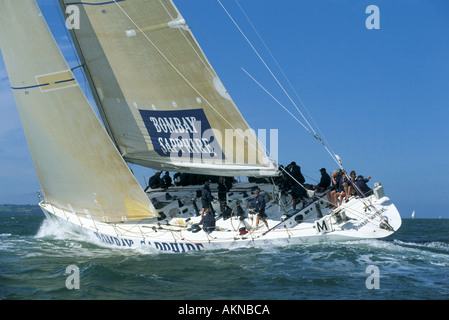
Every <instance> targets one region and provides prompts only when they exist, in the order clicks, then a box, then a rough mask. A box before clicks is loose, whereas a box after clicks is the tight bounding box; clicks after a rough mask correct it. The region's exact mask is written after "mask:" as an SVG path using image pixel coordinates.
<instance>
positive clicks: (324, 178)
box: [315, 168, 331, 192]
mask: <svg viewBox="0 0 449 320" xmlns="http://www.w3.org/2000/svg"><path fill="white" fill-rule="evenodd" d="M320 172H321V179H320V183H318V184H317V185H316V186H315V190H316V191H318V192H324V191H325V190H327V188H329V186H330V185H331V177H330V176H329V174H328V173H327V172H326V169H325V168H321V169H320Z"/></svg>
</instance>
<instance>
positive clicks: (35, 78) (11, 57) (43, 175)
mask: <svg viewBox="0 0 449 320" xmlns="http://www.w3.org/2000/svg"><path fill="white" fill-rule="evenodd" d="M0 49H1V51H2V55H3V58H4V60H5V65H6V68H7V71H8V75H9V80H10V83H11V87H12V89H13V92H14V97H15V100H16V104H17V108H18V110H19V114H20V118H21V121H22V124H23V127H24V130H25V134H26V137H27V141H28V144H29V148H30V151H31V155H32V158H33V161H34V165H35V167H36V172H37V175H38V178H39V182H40V184H41V187H42V192H43V193H44V196H45V200H46V201H47V202H50V203H52V204H53V205H56V206H58V207H60V208H62V209H64V210H68V211H70V212H77V213H78V214H82V215H85V216H91V217H92V218H93V219H96V220H101V221H107V222H115V221H124V220H135V219H142V218H149V217H153V216H157V215H158V213H157V212H156V210H155V209H154V208H153V206H152V204H151V202H150V201H149V199H148V198H147V196H146V195H145V193H144V192H143V190H142V188H141V187H140V186H139V184H138V183H137V181H136V179H135V178H134V176H133V175H132V173H131V171H130V170H129V168H128V166H127V165H126V163H125V161H123V159H122V157H121V156H120V154H119V153H118V152H117V149H116V148H115V147H114V144H113V143H112V142H111V139H110V138H109V136H108V135H107V133H106V131H105V130H104V128H103V126H102V125H101V123H100V121H99V119H98V118H97V116H96V115H95V113H94V111H93V110H92V108H91V106H90V105H89V103H88V101H87V99H86V97H85V96H84V93H83V92H82V90H81V89H80V87H79V85H78V83H77V81H76V80H75V79H74V76H73V74H72V71H71V70H70V68H69V67H68V65H67V63H66V61H65V60H64V58H63V56H62V54H61V52H60V50H59V48H58V46H57V44H56V42H55V40H54V39H53V37H52V35H51V33H50V30H49V28H48V26H47V24H46V22H45V20H44V17H43V15H42V13H41V11H40V9H39V7H38V5H37V3H36V2H35V0H20V1H11V0H0Z"/></svg>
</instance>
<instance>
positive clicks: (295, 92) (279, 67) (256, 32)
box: [235, 0, 335, 154]
mask: <svg viewBox="0 0 449 320" xmlns="http://www.w3.org/2000/svg"><path fill="white" fill-rule="evenodd" d="M235 2H236V3H237V5H238V7H239V8H240V10H241V11H242V13H243V15H244V16H245V18H246V20H247V21H248V23H249V24H250V26H251V27H252V29H253V30H254V32H255V34H256V35H257V37H258V38H259V40H260V42H261V43H262V44H263V46H264V47H265V49H266V50H267V52H268V54H269V55H270V57H271V58H272V59H273V61H274V63H275V64H276V66H277V68H278V69H279V71H280V72H281V74H282V75H283V77H284V79H285V80H286V81H287V83H288V84H289V86H290V89H291V90H292V91H293V93H294V94H295V96H296V98H297V99H298V100H299V102H300V103H301V105H302V106H303V108H304V109H305V110H306V111H307V114H308V115H309V117H310V118H311V120H312V122H313V124H314V125H315V127H316V128H317V130H318V131H319V133H320V136H322V137H323V139H324V140H325V141H326V144H327V145H328V146H329V148H330V149H331V151H332V154H335V152H334V151H333V150H332V148H331V146H330V144H329V143H328V142H327V139H326V137H325V136H324V134H323V132H322V131H321V129H320V128H319V126H318V124H317V123H316V121H315V119H314V118H313V116H312V114H311V113H310V111H309V109H308V108H307V106H306V105H305V103H304V102H303V100H302V99H301V97H300V96H299V94H298V92H297V90H296V89H295V87H294V86H293V84H292V83H291V81H290V80H289V79H288V77H287V75H286V74H285V72H284V70H283V69H282V67H281V65H280V64H279V62H278V61H277V59H276V58H275V57H274V55H273V53H272V52H271V50H270V49H269V48H268V45H267V44H266V43H265V41H264V40H263V38H262V36H261V35H260V33H259V32H258V31H257V29H256V27H255V25H254V24H253V22H252V21H251V19H250V18H249V16H248V15H247V14H246V12H245V10H244V9H243V7H242V6H241V5H240V3H239V1H238V0H235ZM293 105H294V106H295V108H296V110H298V112H299V113H300V114H301V115H302V112H301V111H300V110H299V108H298V106H297V105H296V104H293ZM305 120H306V122H307V124H308V125H309V127H310V128H311V129H312V130H313V127H312V126H311V125H310V123H309V122H308V121H307V119H305ZM313 131H314V130H313ZM314 132H315V131H314Z"/></svg>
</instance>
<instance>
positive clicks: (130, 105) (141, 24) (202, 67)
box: [60, 0, 276, 176]
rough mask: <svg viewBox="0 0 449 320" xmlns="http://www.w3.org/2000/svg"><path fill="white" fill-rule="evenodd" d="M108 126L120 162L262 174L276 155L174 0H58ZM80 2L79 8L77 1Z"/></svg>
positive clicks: (273, 169) (193, 170)
mask: <svg viewBox="0 0 449 320" xmlns="http://www.w3.org/2000/svg"><path fill="white" fill-rule="evenodd" d="M60 5H61V7H62V10H63V11H64V12H65V13H66V17H67V18H68V19H71V18H72V16H73V14H75V12H79V14H80V23H79V28H78V29H76V28H74V29H72V30H71V31H72V32H71V33H72V38H73V39H74V42H75V44H76V46H77V50H78V53H79V56H80V58H81V60H82V63H83V66H84V68H85V70H86V73H87V74H88V79H89V81H90V85H91V88H92V91H93V92H94V96H95V98H96V103H97V105H98V108H99V109H100V115H101V117H102V119H103V123H104V124H105V126H106V128H107V130H108V132H109V134H110V135H111V137H112V139H113V141H114V142H115V143H116V145H117V147H118V148H119V150H120V152H121V154H122V156H123V157H124V158H125V160H126V161H129V162H132V163H136V164H139V165H143V166H147V167H151V168H155V169H160V170H168V171H184V172H190V173H200V174H208V175H225V176H267V175H274V174H275V173H276V164H275V163H274V162H273V161H270V160H269V158H268V157H267V154H266V151H265V150H264V147H263V146H262V145H261V144H260V143H259V142H258V140H257V138H256V135H255V134H254V132H253V130H251V129H250V127H249V126H248V124H247V123H246V121H245V119H244V118H243V117H242V115H241V113H240V112H239V110H238V109H237V107H236V106H235V104H234V102H233V101H232V99H231V97H230V95H229V94H228V92H227V91H226V89H225V88H224V86H223V84H222V82H221V81H220V79H219V78H218V76H217V74H216V73H215V71H214V70H213V68H212V66H211V65H210V63H209V61H208V60H207V58H206V57H205V55H204V53H203V52H202V50H201V48H200V47H199V45H198V43H197V42H196V40H195V38H194V36H193V35H192V32H191V31H190V29H189V27H188V26H187V24H186V22H185V21H184V19H183V17H182V16H181V14H180V13H179V12H178V10H177V8H176V7H175V5H174V4H173V2H172V1H171V0H147V1H141V0H117V1H104V0H89V1H75V0H60ZM74 6H76V8H74Z"/></svg>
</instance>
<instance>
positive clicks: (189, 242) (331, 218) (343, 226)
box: [40, 184, 401, 253]
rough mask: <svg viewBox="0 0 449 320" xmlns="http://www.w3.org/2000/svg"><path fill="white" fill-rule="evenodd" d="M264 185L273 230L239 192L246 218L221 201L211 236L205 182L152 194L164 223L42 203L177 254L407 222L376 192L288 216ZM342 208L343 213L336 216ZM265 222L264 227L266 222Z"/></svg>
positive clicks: (50, 212)
mask: <svg viewBox="0 0 449 320" xmlns="http://www.w3.org/2000/svg"><path fill="white" fill-rule="evenodd" d="M242 187H244V188H246V189H249V187H250V185H249V184H245V185H242V184H240V185H239V186H238V188H237V187H236V188H233V190H235V189H236V190H244V189H242ZM259 187H260V188H261V189H262V190H265V194H266V197H267V198H268V200H269V201H267V210H266V213H267V215H268V218H267V221H268V225H269V228H270V229H267V228H266V227H265V226H263V227H260V228H259V229H256V228H254V220H255V218H254V219H253V217H252V215H251V214H248V212H249V210H247V208H248V206H247V205H250V204H251V200H252V199H253V197H252V196H249V197H246V198H243V199H242V194H243V193H242V192H235V191H234V192H233V195H232V196H230V197H228V200H229V203H230V204H232V205H233V204H236V201H235V200H236V199H239V198H240V200H243V204H241V205H240V206H241V207H242V208H244V209H245V211H246V212H245V213H246V215H245V219H244V220H243V221H242V220H240V219H239V218H238V217H237V215H236V212H237V210H236V209H234V210H233V212H232V216H231V218H228V219H223V217H221V216H219V205H218V204H215V205H214V208H215V210H216V214H217V216H218V217H217V227H218V228H219V229H218V230H216V231H213V232H212V233H210V234H208V233H206V232H204V231H203V230H200V231H198V232H192V231H191V226H192V224H195V223H198V222H199V221H200V217H199V216H195V215H194V212H195V209H194V205H193V201H192V200H193V199H194V196H193V197H192V195H193V194H195V193H196V190H198V189H200V188H201V186H196V187H193V186H192V187H184V188H178V189H177V192H173V190H169V191H170V195H175V194H176V196H175V197H176V198H175V199H170V200H169V201H161V202H156V201H155V200H154V198H158V199H165V194H166V193H165V192H156V193H150V194H149V197H150V199H153V203H155V202H156V206H161V207H162V208H161V209H159V210H158V211H159V212H163V213H164V214H165V215H166V216H167V218H166V219H165V220H160V221H158V220H157V219H151V220H149V219H146V221H143V220H141V221H137V222H136V221H134V222H123V223H104V222H99V221H95V220H93V219H91V217H89V216H88V215H86V214H85V213H83V214H80V213H75V212H69V211H67V210H62V209H60V208H58V207H57V206H55V205H52V204H49V203H45V202H42V203H40V206H41V208H42V210H43V212H44V213H45V215H46V216H47V217H48V218H49V219H55V220H57V221H58V222H60V223H62V224H64V223H69V224H72V225H77V226H79V227H82V228H83V229H84V230H87V231H88V232H89V233H91V234H93V235H94V236H95V237H96V238H97V239H98V240H100V241H101V242H103V243H105V244H108V245H111V246H116V247H127V248H129V247H141V246H144V247H150V248H153V249H156V250H159V251H164V252H173V253H182V252H187V251H202V250H214V249H234V248H242V247H260V246H285V245H295V244H300V243H318V242H323V241H348V240H357V239H373V238H384V237H387V236H389V235H391V234H393V233H394V232H395V231H396V230H398V229H399V227H400V226H401V217H400V215H399V213H398V211H397V209H396V207H395V206H394V204H393V203H392V202H391V201H390V199H389V198H388V197H385V196H383V197H381V198H379V199H378V198H377V197H376V196H375V195H373V196H370V197H368V198H364V199H361V198H358V197H352V198H351V199H350V201H348V202H347V203H344V204H343V205H342V206H340V208H339V209H340V210H334V211H332V210H331V209H328V208H326V207H325V206H326V201H325V200H326V197H325V196H322V197H320V198H317V197H315V198H314V199H315V200H314V201H313V200H312V199H309V202H308V204H307V206H306V207H304V208H303V209H302V210H298V211H297V212H295V213H294V215H292V216H291V217H290V218H288V217H287V218H286V216H285V212H290V213H292V210H291V205H290V206H289V207H287V208H286V209H283V208H282V206H279V205H278V204H277V201H276V200H274V201H273V199H272V198H273V194H274V193H273V187H272V186H271V185H265V186H260V185H259ZM270 189H271V190H270ZM274 196H275V195H274ZM233 197H234V198H233ZM178 199H179V200H180V201H178ZM283 200H285V199H283ZM188 202H190V204H188ZM287 202H288V200H287ZM157 203H158V204H159V205H158V204H157ZM198 203H200V201H198ZM245 203H246V204H245ZM230 207H231V208H235V206H233V207H232V206H230ZM300 207H302V205H301V204H299V205H298V208H300ZM338 211H340V216H336V213H337V212H338ZM341 212H342V213H341ZM321 216H322V217H321ZM385 221H388V224H385ZM259 225H260V226H262V225H263V223H262V221H260V222H259ZM381 225H382V227H381ZM242 226H246V228H247V230H248V232H247V233H246V234H240V232H239V229H240V228H241V227H242Z"/></svg>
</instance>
